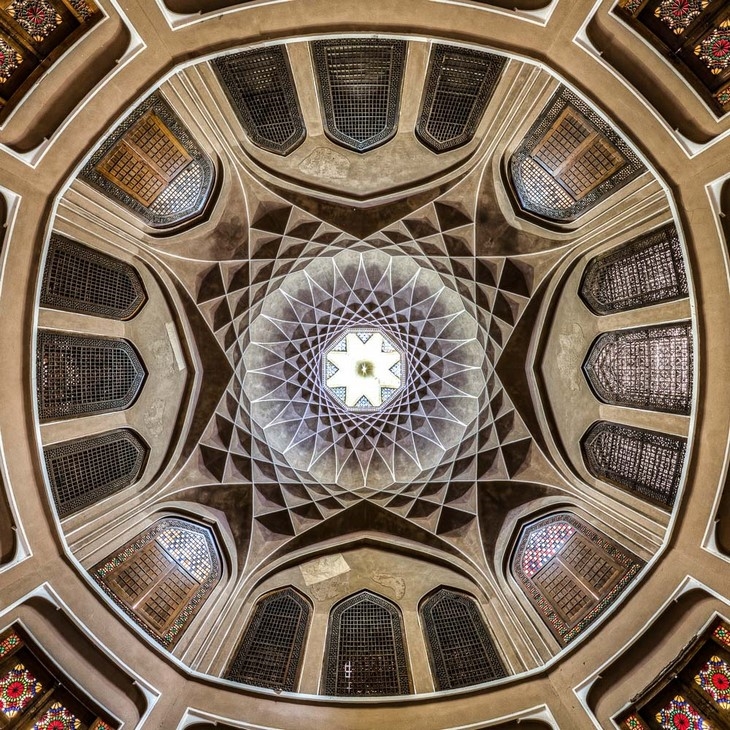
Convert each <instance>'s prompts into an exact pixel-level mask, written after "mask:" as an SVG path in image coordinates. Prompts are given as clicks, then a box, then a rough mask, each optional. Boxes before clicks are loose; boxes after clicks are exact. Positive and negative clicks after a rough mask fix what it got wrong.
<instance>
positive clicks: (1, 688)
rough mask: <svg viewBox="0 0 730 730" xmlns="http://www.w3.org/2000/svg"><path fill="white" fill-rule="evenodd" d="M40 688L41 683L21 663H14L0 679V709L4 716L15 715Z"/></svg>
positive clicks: (30, 700) (35, 695)
mask: <svg viewBox="0 0 730 730" xmlns="http://www.w3.org/2000/svg"><path fill="white" fill-rule="evenodd" d="M42 689H43V686H42V685H41V683H40V682H39V681H38V680H37V679H36V678H35V677H34V676H33V675H32V674H31V673H30V672H29V671H28V670H27V669H26V668H25V667H24V666H23V665H22V664H16V665H15V666H14V667H13V668H12V669H11V670H10V671H9V672H7V673H6V674H5V675H4V676H3V677H2V679H0V711H1V712H2V713H4V714H5V716H6V717H15V716H16V715H17V714H18V713H20V712H22V711H23V710H24V709H25V708H26V707H27V706H28V705H29V704H30V703H31V702H32V701H33V700H34V699H35V698H36V697H37V696H38V693H39V692H41V691H42Z"/></svg>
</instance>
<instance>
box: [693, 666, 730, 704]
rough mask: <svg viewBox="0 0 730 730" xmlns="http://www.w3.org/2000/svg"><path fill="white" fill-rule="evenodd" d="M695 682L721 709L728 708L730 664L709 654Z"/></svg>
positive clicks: (729, 699) (729, 702) (729, 700)
mask: <svg viewBox="0 0 730 730" xmlns="http://www.w3.org/2000/svg"><path fill="white" fill-rule="evenodd" d="M695 682H697V684H698V685H699V686H700V687H702V689H703V690H705V692H707V694H708V695H710V697H712V699H713V700H715V702H717V704H718V705H719V706H720V707H721V708H722V709H723V710H730V665H729V664H728V663H727V662H726V661H725V660H724V659H722V658H721V657H719V656H711V657H710V658H709V660H708V661H707V663H706V664H705V665H704V666H703V667H702V668H701V669H700V671H699V673H698V674H697V676H696V677H695Z"/></svg>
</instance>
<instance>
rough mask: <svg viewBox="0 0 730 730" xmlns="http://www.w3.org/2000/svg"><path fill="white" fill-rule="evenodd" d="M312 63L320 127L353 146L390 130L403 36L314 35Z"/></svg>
mask: <svg viewBox="0 0 730 730" xmlns="http://www.w3.org/2000/svg"><path fill="white" fill-rule="evenodd" d="M312 54H313V57H314V68H315V72H316V75H317V81H318V84H319V92H320V99H321V101H322V106H323V110H324V121H325V130H326V132H327V134H328V135H329V136H330V137H332V139H333V140H335V141H336V142H339V143H340V144H342V145H344V146H345V147H349V148H350V149H352V150H355V151H357V152H364V151H366V150H369V149H372V148H373V147H375V146H377V145H379V144H382V143H383V142H385V141H386V140H388V139H390V137H392V136H393V135H394V134H395V130H396V126H397V121H398V111H399V107H400V92H401V82H402V80H403V68H404V65H405V54H406V44H405V42H403V41H391V40H388V41H385V40H375V39H368V40H357V39H346V40H341V41H330V40H326V41H314V42H313V43H312Z"/></svg>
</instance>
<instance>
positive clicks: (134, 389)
mask: <svg viewBox="0 0 730 730" xmlns="http://www.w3.org/2000/svg"><path fill="white" fill-rule="evenodd" d="M145 377H146V373H145V370H144V367H143V366H142V363H141V361H140V359H139V356H138V355H137V353H136V351H135V350H134V348H133V347H132V345H131V344H130V343H129V342H127V340H124V339H114V338H105V337H81V336H79V335H66V334H59V333H56V332H50V331H47V330H39V331H38V345H37V349H36V390H37V396H38V415H39V416H40V418H41V419H50V418H68V417H70V416H77V415H85V414H89V413H103V412H106V411H116V410H123V409H125V408H128V407H129V406H130V405H132V403H133V402H134V401H135V400H136V398H137V396H138V394H139V392H140V390H141V388H142V383H143V382H144V380H145Z"/></svg>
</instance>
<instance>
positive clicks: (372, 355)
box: [322, 328, 405, 411]
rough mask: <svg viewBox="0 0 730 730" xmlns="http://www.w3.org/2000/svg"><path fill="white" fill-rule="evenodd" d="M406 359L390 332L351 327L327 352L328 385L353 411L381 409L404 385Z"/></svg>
mask: <svg viewBox="0 0 730 730" xmlns="http://www.w3.org/2000/svg"><path fill="white" fill-rule="evenodd" d="M404 365H405V359H404V356H403V354H402V353H401V352H400V351H399V350H398V349H397V348H396V347H395V345H394V344H393V343H392V342H391V340H390V338H389V337H388V336H387V335H384V334H382V333H381V332H378V331H374V330H367V329H362V328H358V329H354V330H349V331H348V332H346V333H345V334H343V335H341V336H340V337H337V338H336V340H335V341H334V343H333V344H332V346H331V347H328V348H327V350H326V351H325V354H324V359H323V362H322V367H323V368H324V377H325V384H326V386H327V391H328V392H329V393H331V394H332V395H333V396H334V398H335V399H336V401H337V402H338V403H342V404H344V405H345V407H346V408H349V409H351V410H353V411H370V410H373V409H375V408H381V407H382V406H384V405H385V404H386V403H388V402H389V401H391V400H392V399H393V396H395V394H396V393H397V392H398V391H399V390H400V389H401V387H402V385H403V372H404Z"/></svg>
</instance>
